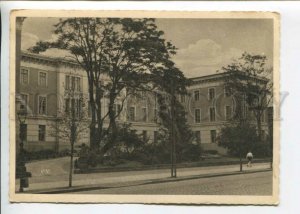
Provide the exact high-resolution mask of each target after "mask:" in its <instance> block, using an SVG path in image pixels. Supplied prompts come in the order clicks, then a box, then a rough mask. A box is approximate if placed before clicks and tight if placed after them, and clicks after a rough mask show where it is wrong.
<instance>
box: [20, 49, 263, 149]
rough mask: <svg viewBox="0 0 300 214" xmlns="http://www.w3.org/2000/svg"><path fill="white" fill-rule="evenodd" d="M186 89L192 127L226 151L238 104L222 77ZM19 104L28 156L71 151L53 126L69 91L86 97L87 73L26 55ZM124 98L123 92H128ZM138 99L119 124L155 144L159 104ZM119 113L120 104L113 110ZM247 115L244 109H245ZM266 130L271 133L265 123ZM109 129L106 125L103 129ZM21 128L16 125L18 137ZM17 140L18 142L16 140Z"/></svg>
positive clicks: (209, 144)
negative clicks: (223, 134)
mask: <svg viewBox="0 0 300 214" xmlns="http://www.w3.org/2000/svg"><path fill="white" fill-rule="evenodd" d="M191 80H192V84H191V86H189V88H188V93H189V95H186V96H178V97H177V98H178V99H179V101H180V102H181V103H182V105H183V106H184V107H185V109H186V113H187V120H188V124H189V125H190V127H191V129H192V130H193V131H194V133H195V136H196V137H197V138H198V140H199V141H200V142H201V146H202V147H203V148H204V149H206V150H218V151H219V152H220V153H225V152H226V151H225V150H224V149H222V148H220V147H218V146H217V143H216V138H217V136H218V133H219V131H220V129H221V127H222V125H224V123H226V121H228V120H230V119H231V117H232V115H233V112H234V107H235V100H234V99H233V98H232V96H230V95H229V93H228V91H227V90H226V88H225V87H224V74H221V73H220V74H214V75H209V76H202V77H197V78H192V79H191ZM16 81H17V83H16V85H17V88H16V91H17V95H16V97H17V104H16V111H19V110H24V109H25V110H26V111H27V118H26V123H25V124H24V125H23V126H24V127H23V130H26V140H25V143H24V148H25V149H26V150H29V151H37V150H45V149H51V150H56V151H60V150H63V149H68V148H69V143H68V142H66V141H65V140H64V139H60V138H59V137H58V135H57V134H55V129H54V128H53V127H55V123H56V122H55V120H56V118H57V117H58V116H59V114H60V112H61V110H62V109H64V108H66V106H68V107H69V106H70V107H74V106H72V105H71V102H70V101H69V100H66V99H65V97H64V93H65V90H66V89H72V90H75V91H78V92H80V93H83V94H87V95H88V80H87V76H86V72H85V71H83V70H82V69H81V68H80V67H79V66H78V65H77V64H76V63H73V62H70V61H67V60H64V59H58V58H51V57H46V56H42V55H35V54H29V53H22V55H21V63H20V69H19V70H18V71H17V73H16ZM124 93H125V92H124ZM141 93H142V94H141V95H140V96H131V97H129V98H128V99H127V100H126V102H125V104H124V107H123V109H122V111H121V113H120V115H119V116H118V118H117V122H119V123H130V124H131V128H132V129H135V130H137V133H139V134H142V136H143V137H144V138H145V139H146V138H147V139H149V142H153V141H155V138H156V136H157V132H158V130H159V128H160V127H159V124H158V123H157V119H158V116H157V112H158V104H157V99H156V96H155V95H154V94H152V93H149V92H141ZM101 102H102V106H103V108H102V109H101V111H102V113H103V114H105V113H106V112H107V111H108V100H107V99H106V98H103V99H102V100H101ZM120 108H121V100H118V99H117V102H116V104H115V109H116V111H118V109H120ZM245 109H246V108H245ZM265 117H266V115H264V118H263V120H262V122H263V129H264V130H265V131H267V123H266V122H267V119H266V118H265ZM107 125H108V121H106V123H105V125H104V126H107ZM18 130H19V125H18V124H17V133H18ZM17 139H18V138H17ZM82 143H86V144H89V133H88V131H87V133H86V134H85V135H84V136H82V137H81V138H80V140H79V142H77V144H79V145H80V144H82Z"/></svg>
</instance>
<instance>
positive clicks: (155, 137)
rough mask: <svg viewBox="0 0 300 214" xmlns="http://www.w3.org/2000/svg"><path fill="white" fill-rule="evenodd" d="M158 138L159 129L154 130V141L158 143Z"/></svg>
mask: <svg viewBox="0 0 300 214" xmlns="http://www.w3.org/2000/svg"><path fill="white" fill-rule="evenodd" d="M157 138H158V131H154V139H153V141H154V143H157Z"/></svg>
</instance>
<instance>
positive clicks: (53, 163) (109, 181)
mask: <svg viewBox="0 0 300 214" xmlns="http://www.w3.org/2000/svg"><path fill="white" fill-rule="evenodd" d="M68 161H69V159H68V158H57V159H52V160H44V161H36V162H32V163H28V164H27V169H28V170H29V171H30V172H31V173H32V177H31V178H29V188H28V189H27V191H33V192H35V191H39V190H46V189H55V188H63V187H67V185H68V166H69V165H68V164H69V162H68ZM268 168H269V163H257V164H254V165H253V167H251V168H247V167H246V166H244V171H249V170H263V169H268ZM238 171H239V166H238V165H227V166H211V167H193V168H179V169H177V177H178V178H183V177H188V176H199V175H207V174H213V173H231V172H238ZM169 177H170V170H169V169H157V170H139V171H124V172H102V173H91V174H74V175H73V186H74V187H83V186H91V185H101V186H103V185H104V186H116V185H121V184H126V185H127V184H129V183H140V184H141V183H143V182H144V181H149V180H157V179H167V178H169ZM18 185H19V179H17V180H16V189H18Z"/></svg>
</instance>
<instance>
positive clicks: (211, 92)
mask: <svg viewBox="0 0 300 214" xmlns="http://www.w3.org/2000/svg"><path fill="white" fill-rule="evenodd" d="M208 95H209V96H208V97H209V100H213V99H214V98H215V89H214V88H210V89H209V90H208Z"/></svg>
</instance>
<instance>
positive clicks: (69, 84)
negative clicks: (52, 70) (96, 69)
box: [65, 75, 81, 91]
mask: <svg viewBox="0 0 300 214" xmlns="http://www.w3.org/2000/svg"><path fill="white" fill-rule="evenodd" d="M65 89H66V90H69V89H71V90H74V91H80V90H81V87H80V77H75V76H69V75H66V80H65Z"/></svg>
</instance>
